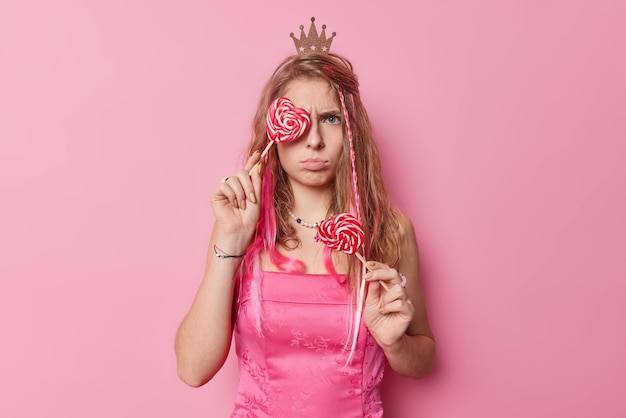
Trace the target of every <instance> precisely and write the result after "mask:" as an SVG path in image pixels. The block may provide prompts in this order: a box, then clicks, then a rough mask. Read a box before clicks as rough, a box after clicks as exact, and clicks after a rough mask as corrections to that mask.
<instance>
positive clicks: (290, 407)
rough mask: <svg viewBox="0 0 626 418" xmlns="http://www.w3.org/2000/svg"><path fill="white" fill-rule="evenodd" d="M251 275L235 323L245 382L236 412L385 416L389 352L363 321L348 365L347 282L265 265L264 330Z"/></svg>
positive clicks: (290, 417) (279, 417)
mask: <svg viewBox="0 0 626 418" xmlns="http://www.w3.org/2000/svg"><path fill="white" fill-rule="evenodd" d="M250 290H251V286H250V279H249V278H244V279H243V282H242V288H241V293H240V300H239V304H238V313H237V320H236V324H235V344H236V350H237V357H238V358H239V389H238V392H237V398H236V400H235V408H234V411H233V413H232V416H231V417H237V418H240V417H246V418H248V417H250V418H252V417H254V418H257V417H258V418H265V417H271V418H305V417H315V418H321V417H342V418H351V417H354V418H357V417H359V418H363V417H368V418H369V417H371V418H374V417H382V415H383V408H382V404H381V400H380V392H379V384H380V381H381V380H382V378H383V371H384V365H385V356H384V354H383V352H382V349H381V348H380V347H379V346H378V344H377V343H376V341H375V340H374V338H373V337H372V336H371V335H370V334H369V332H368V330H367V328H366V327H365V325H363V324H361V329H360V332H359V341H358V346H357V350H356V352H355V354H354V357H353V360H352V362H351V363H350V364H348V365H347V366H345V367H344V365H345V364H346V359H347V356H348V352H347V351H345V350H344V344H345V342H346V336H347V333H348V321H349V319H348V318H349V312H350V310H351V309H353V307H352V305H351V304H350V290H349V289H348V286H347V285H345V284H343V283H339V282H338V281H337V280H336V279H335V278H334V277H333V276H330V275H325V274H293V273H281V272H264V273H263V277H262V281H261V306H262V312H263V320H262V330H263V336H261V337H260V336H259V334H258V332H257V330H256V328H255V325H254V324H255V317H256V316H255V313H254V308H253V307H252V305H253V298H252V297H251V294H250Z"/></svg>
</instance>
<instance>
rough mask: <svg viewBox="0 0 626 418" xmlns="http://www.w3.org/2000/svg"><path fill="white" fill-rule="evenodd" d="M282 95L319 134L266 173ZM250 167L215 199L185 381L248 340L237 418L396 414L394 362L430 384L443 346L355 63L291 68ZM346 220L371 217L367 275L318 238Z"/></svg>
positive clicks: (262, 111) (241, 353)
mask: <svg viewBox="0 0 626 418" xmlns="http://www.w3.org/2000/svg"><path fill="white" fill-rule="evenodd" d="M278 97H287V98H288V99H290V100H291V101H292V102H293V103H294V104H295V106H296V107H298V108H302V109H304V110H306V112H307V113H308V114H309V116H310V121H311V122H310V126H309V127H308V129H307V130H306V131H305V132H304V134H303V135H302V136H301V137H300V138H299V139H297V140H295V141H291V142H282V143H277V144H276V145H275V146H273V147H272V148H271V149H270V152H269V154H268V157H267V160H266V161H262V162H261V163H262V164H261V167H262V168H261V169H260V170H258V169H256V167H254V166H255V164H256V163H257V162H258V161H259V159H260V151H261V150H263V149H264V148H265V145H266V144H267V143H268V136H267V133H266V114H267V111H268V108H269V106H270V104H271V103H272V102H273V101H274V100H275V99H276V98H278ZM249 156H250V157H249V158H248V160H247V163H246V164H245V167H243V168H242V169H241V170H239V171H238V172H237V173H235V174H234V175H232V176H229V177H227V178H225V179H224V180H223V181H222V183H221V184H220V185H219V186H218V187H217V188H216V189H215V191H214V192H213V194H212V196H211V202H212V208H213V211H214V214H215V225H214V229H213V233H212V236H211V241H210V245H209V254H208V257H207V265H206V273H205V275H204V279H203V280H202V283H201V284H200V288H199V290H198V292H197V295H196V297H195V299H194V301H193V304H192V306H191V309H190V310H189V313H188V314H187V315H186V317H185V318H184V320H183V321H182V323H181V325H180V328H179V330H178V333H177V336H176V355H177V361H178V372H179V376H180V378H181V379H182V380H183V381H184V382H185V383H187V384H189V385H191V386H201V385H203V384H204V383H206V382H207V381H209V380H210V379H211V378H212V377H213V376H214V375H215V374H216V373H217V372H218V370H219V369H220V367H221V366H222V364H223V363H224V361H225V359H226V356H227V354H228V352H229V348H230V342H231V339H232V336H233V328H234V333H235V341H236V351H237V356H238V359H239V370H240V384H239V391H238V394H237V399H236V402H235V409H234V412H233V415H232V416H233V417H330V416H337V417H365V416H367V417H379V416H382V411H383V410H382V405H381V401H380V394H379V388H378V386H379V383H380V381H381V379H382V375H383V370H384V364H385V361H387V362H389V364H390V366H391V367H392V368H393V370H395V371H396V372H397V373H399V374H401V375H404V376H409V377H413V378H419V377H421V376H423V375H425V374H426V373H428V371H429V370H430V369H431V366H432V363H433V356H434V351H435V342H434V338H433V334H432V332H431V329H430V326H429V324H428V319H427V315H426V309H425V306H424V300H423V297H422V291H421V289H420V283H419V271H418V270H419V260H418V247H417V243H416V239H415V233H414V230H413V226H412V224H411V222H410V220H409V219H407V218H406V217H405V216H404V215H403V214H401V213H400V212H399V211H397V210H396V209H394V208H393V206H392V204H391V202H390V201H389V197H388V194H387V190H386V187H385V184H384V182H383V179H382V174H381V167H380V160H379V155H378V152H377V149H376V145H375V143H374V140H373V138H372V132H371V127H370V123H369V119H368V116H367V113H366V111H365V108H364V107H363V104H362V103H361V100H360V96H359V90H358V82H357V77H356V75H355V74H354V72H353V69H352V65H351V63H350V62H349V61H348V60H346V59H345V58H343V57H341V56H339V55H336V54H330V53H306V54H300V55H296V56H292V57H289V58H288V59H286V60H285V61H284V62H283V63H281V64H280V65H279V67H278V68H277V69H276V71H275V72H274V74H273V75H272V77H271V78H270V80H269V81H268V83H267V85H266V87H265V89H264V91H263V93H262V97H261V101H260V104H259V107H258V111H257V114H256V117H255V119H254V135H253V140H252V142H251V144H250V146H249ZM253 167H254V169H253ZM344 212H345V213H349V212H352V213H354V214H355V215H357V216H358V217H360V219H361V223H362V226H363V229H364V232H365V246H364V248H365V253H364V254H363V255H364V256H365V257H366V258H367V259H368V260H370V261H368V262H367V270H362V266H361V264H360V262H359V261H358V260H357V258H356V257H355V256H354V255H348V254H345V253H342V252H336V251H330V250H329V249H328V248H325V246H324V244H323V243H322V242H320V241H319V240H317V239H316V235H317V233H318V231H317V226H318V224H319V222H320V221H323V220H325V219H327V218H330V217H331V216H333V215H336V214H339V213H344ZM361 280H365V281H366V282H367V287H366V292H365V296H364V301H363V304H362V311H361V310H360V309H359V305H360V300H359V289H360V287H361ZM383 284H385V285H386V287H387V288H388V289H389V290H385V289H384V288H383Z"/></svg>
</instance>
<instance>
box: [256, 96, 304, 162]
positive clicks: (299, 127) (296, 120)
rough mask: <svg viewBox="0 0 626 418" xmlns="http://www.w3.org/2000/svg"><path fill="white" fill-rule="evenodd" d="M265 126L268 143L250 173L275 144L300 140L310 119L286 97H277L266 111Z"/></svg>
mask: <svg viewBox="0 0 626 418" xmlns="http://www.w3.org/2000/svg"><path fill="white" fill-rule="evenodd" d="M266 125H267V136H268V138H269V142H268V143H267V146H266V147H265V149H264V150H263V152H262V153H261V157H260V159H259V161H258V162H257V163H256V164H255V165H254V167H252V169H251V170H250V172H252V170H254V169H255V168H256V166H257V165H259V164H261V161H263V158H264V157H265V155H266V154H267V153H268V151H269V150H270V148H271V147H272V145H273V144H274V143H275V142H289V141H293V140H295V139H298V138H300V137H301V136H302V134H304V133H305V132H306V130H307V129H309V125H311V118H310V117H309V114H308V113H307V111H306V110H304V109H302V108H299V107H296V106H295V105H294V104H293V102H292V101H291V100H289V99H288V98H287V97H279V98H278V99H276V100H274V101H273V102H272V103H271V104H270V107H269V108H268V109H267V116H266Z"/></svg>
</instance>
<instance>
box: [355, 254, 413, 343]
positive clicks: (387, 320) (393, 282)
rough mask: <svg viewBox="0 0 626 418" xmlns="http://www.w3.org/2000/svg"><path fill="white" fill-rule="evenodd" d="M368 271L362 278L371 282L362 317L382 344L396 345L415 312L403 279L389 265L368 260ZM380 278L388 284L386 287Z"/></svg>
mask: <svg viewBox="0 0 626 418" xmlns="http://www.w3.org/2000/svg"><path fill="white" fill-rule="evenodd" d="M367 267H368V269H369V270H370V271H368V272H367V273H366V274H365V275H363V279H365V280H367V281H368V282H369V289H368V291H367V296H366V298H365V306H364V308H363V318H364V320H365V324H366V325H367V327H368V328H369V330H370V332H371V334H372V336H373V337H374V338H375V339H376V341H377V342H378V344H379V345H380V346H381V347H383V348H384V347H390V346H392V345H394V344H396V343H397V342H398V341H399V340H400V339H401V338H402V336H403V335H404V333H405V332H406V330H407V328H408V327H409V324H410V323H411V321H412V320H413V317H414V315H415V307H414V306H413V304H412V303H411V300H410V299H409V297H408V295H407V292H406V290H405V289H404V288H403V287H402V286H401V285H400V283H402V278H401V277H400V274H399V273H398V271H397V270H396V269H394V268H391V267H389V266H388V265H386V264H383V263H379V262H376V261H368V262H367ZM379 281H383V282H385V283H386V284H387V286H388V287H389V291H386V290H384V289H383V287H382V285H381V284H380V282H379Z"/></svg>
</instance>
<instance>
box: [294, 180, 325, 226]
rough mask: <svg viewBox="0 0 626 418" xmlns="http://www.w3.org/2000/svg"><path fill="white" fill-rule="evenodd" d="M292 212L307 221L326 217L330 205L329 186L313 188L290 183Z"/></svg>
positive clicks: (315, 220)
mask: <svg viewBox="0 0 626 418" xmlns="http://www.w3.org/2000/svg"><path fill="white" fill-rule="evenodd" d="M292 190H293V202H294V204H293V209H292V211H293V213H294V214H296V215H297V216H298V217H299V218H302V219H303V220H306V221H308V222H318V221H321V220H323V219H325V218H326V216H327V215H328V208H329V207H330V197H331V193H332V191H331V188H330V187H328V188H324V189H321V188H313V187H305V186H302V185H292Z"/></svg>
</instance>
